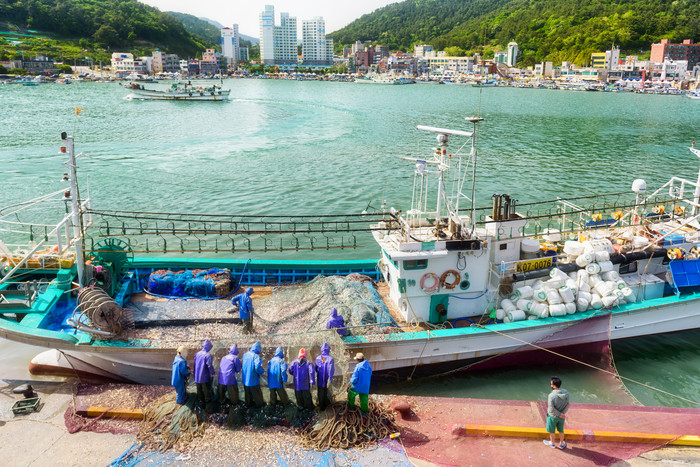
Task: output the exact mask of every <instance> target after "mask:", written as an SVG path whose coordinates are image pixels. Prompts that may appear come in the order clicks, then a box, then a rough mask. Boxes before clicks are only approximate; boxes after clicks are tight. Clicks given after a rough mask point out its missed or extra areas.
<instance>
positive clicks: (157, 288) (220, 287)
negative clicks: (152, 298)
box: [148, 268, 234, 298]
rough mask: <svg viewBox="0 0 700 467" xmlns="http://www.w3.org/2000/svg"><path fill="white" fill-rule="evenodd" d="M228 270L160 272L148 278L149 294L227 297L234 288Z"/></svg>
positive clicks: (181, 296)
mask: <svg viewBox="0 0 700 467" xmlns="http://www.w3.org/2000/svg"><path fill="white" fill-rule="evenodd" d="M233 282H234V281H233V278H232V277H231V271H229V270H228V269H219V268H211V269H201V270H197V269H194V270H189V269H186V270H184V271H168V270H159V271H155V272H153V273H151V275H150V276H149V277H148V292H150V293H152V294H154V295H161V296H165V297H178V298H183V297H187V298H214V297H225V296H226V295H228V294H229V293H230V292H232V290H231V288H232V287H233V285H232V284H233Z"/></svg>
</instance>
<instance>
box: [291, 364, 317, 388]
mask: <svg viewBox="0 0 700 467" xmlns="http://www.w3.org/2000/svg"><path fill="white" fill-rule="evenodd" d="M289 374H290V375H292V376H294V390H295V391H305V390H309V389H311V385H314V384H316V379H315V377H314V364H313V363H311V362H310V361H308V360H307V359H305V358H297V359H296V360H294V361H293V362H292V364H291V365H289Z"/></svg>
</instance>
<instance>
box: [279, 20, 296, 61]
mask: <svg viewBox="0 0 700 467" xmlns="http://www.w3.org/2000/svg"><path fill="white" fill-rule="evenodd" d="M297 55H298V54H297V19H296V17H294V16H289V13H284V12H283V13H280V25H279V26H275V65H296V64H297Z"/></svg>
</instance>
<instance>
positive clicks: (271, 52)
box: [260, 5, 275, 65]
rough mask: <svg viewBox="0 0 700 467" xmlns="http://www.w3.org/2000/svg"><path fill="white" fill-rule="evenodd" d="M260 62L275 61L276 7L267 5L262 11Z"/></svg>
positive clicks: (270, 62)
mask: <svg viewBox="0 0 700 467" xmlns="http://www.w3.org/2000/svg"><path fill="white" fill-rule="evenodd" d="M260 62H261V63H264V64H266V65H267V64H270V65H271V64H274V63H275V7H274V6H272V5H265V10H263V11H262V12H261V13H260Z"/></svg>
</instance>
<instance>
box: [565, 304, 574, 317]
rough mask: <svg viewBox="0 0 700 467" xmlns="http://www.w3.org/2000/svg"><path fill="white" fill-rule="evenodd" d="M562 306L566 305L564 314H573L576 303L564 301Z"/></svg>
mask: <svg viewBox="0 0 700 467" xmlns="http://www.w3.org/2000/svg"><path fill="white" fill-rule="evenodd" d="M564 306H565V307H566V314H567V315H573V314H574V313H576V304H575V303H573V302H572V303H566V304H564Z"/></svg>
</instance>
